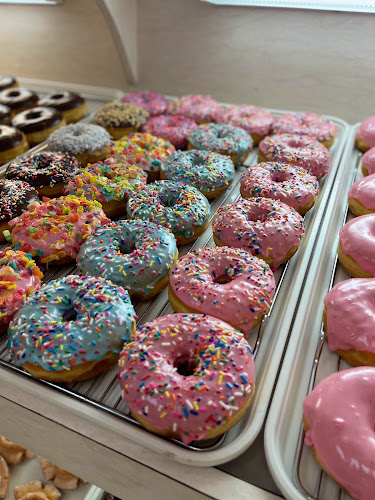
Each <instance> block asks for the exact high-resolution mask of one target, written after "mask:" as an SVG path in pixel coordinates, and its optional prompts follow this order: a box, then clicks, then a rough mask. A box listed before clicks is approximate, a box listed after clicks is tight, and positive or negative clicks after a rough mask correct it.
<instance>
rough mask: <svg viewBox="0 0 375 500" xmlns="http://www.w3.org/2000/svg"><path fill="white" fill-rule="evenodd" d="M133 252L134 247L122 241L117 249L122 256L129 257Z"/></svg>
mask: <svg viewBox="0 0 375 500" xmlns="http://www.w3.org/2000/svg"><path fill="white" fill-rule="evenodd" d="M134 250H135V246H134V245H129V243H127V242H126V241H122V242H121V243H120V245H119V247H118V251H119V252H120V253H121V254H122V255H129V254H131V253H133V252H134Z"/></svg>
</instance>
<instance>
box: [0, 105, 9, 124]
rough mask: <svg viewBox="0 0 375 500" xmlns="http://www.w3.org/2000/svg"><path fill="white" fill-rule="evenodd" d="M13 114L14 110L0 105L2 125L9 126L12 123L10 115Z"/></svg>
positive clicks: (0, 121)
mask: <svg viewBox="0 0 375 500" xmlns="http://www.w3.org/2000/svg"><path fill="white" fill-rule="evenodd" d="M11 114H12V110H11V109H10V108H9V107H8V106H5V105H4V104H0V125H3V124H4V125H7V124H8V123H10V115H11Z"/></svg>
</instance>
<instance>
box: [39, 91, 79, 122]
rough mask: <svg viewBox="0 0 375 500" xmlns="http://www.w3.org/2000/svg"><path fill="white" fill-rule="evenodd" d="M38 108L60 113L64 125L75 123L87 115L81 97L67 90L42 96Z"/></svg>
mask: <svg viewBox="0 0 375 500" xmlns="http://www.w3.org/2000/svg"><path fill="white" fill-rule="evenodd" d="M38 106H47V107H48V108H55V109H57V110H58V111H60V113H62V115H63V117H64V120H65V121H66V123H75V122H78V121H79V120H82V118H83V117H84V116H85V114H86V113H87V104H86V101H85V100H84V98H83V97H81V96H80V95H79V94H76V93H75V92H70V91H69V90H57V91H55V92H51V93H49V94H47V95H45V96H43V97H42V98H41V99H39V101H38Z"/></svg>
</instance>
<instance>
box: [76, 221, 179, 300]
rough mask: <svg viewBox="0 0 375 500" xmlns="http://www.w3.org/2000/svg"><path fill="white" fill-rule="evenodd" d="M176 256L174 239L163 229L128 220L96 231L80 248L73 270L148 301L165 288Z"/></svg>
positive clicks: (149, 223)
mask: <svg viewBox="0 0 375 500" xmlns="http://www.w3.org/2000/svg"><path fill="white" fill-rule="evenodd" d="M177 256H178V251H177V247H176V240H175V237H174V236H173V234H172V233H170V232H169V231H168V230H167V229H165V228H164V227H162V226H158V225H156V224H152V223H151V222H144V221H140V220H128V221H119V222H114V223H112V224H109V225H107V226H103V227H97V228H96V229H95V232H94V233H93V234H92V235H91V236H90V237H89V238H87V240H86V241H85V243H84V244H83V245H82V247H81V249H80V251H79V254H78V257H77V266H78V272H79V274H82V275H89V276H90V275H91V276H102V277H103V278H105V279H110V280H111V281H112V282H113V283H115V284H117V285H121V286H122V287H123V288H124V289H125V290H127V291H128V292H129V294H130V295H135V296H136V297H137V298H139V299H149V298H151V297H154V296H155V295H157V294H158V293H160V292H161V291H162V289H163V288H165V287H166V286H167V284H168V275H169V271H170V269H171V267H172V265H173V263H174V262H175V261H176V259H177Z"/></svg>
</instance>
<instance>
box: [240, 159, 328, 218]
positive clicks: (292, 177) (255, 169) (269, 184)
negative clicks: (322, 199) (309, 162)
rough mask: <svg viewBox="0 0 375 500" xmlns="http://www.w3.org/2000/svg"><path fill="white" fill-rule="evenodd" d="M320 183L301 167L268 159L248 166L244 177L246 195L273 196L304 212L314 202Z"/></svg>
mask: <svg viewBox="0 0 375 500" xmlns="http://www.w3.org/2000/svg"><path fill="white" fill-rule="evenodd" d="M318 193H319V184H318V181H317V179H316V177H314V176H313V175H310V174H308V173H307V172H306V170H305V169H303V168H302V167H297V166H295V165H290V164H289V163H280V162H265V163H258V165H254V166H252V167H248V168H247V169H246V171H245V172H244V174H243V175H242V177H241V196H242V197H243V198H259V197H263V198H271V199H273V200H279V201H282V202H283V203H285V204H286V205H289V206H290V207H293V208H294V209H295V210H297V212H298V213H299V214H301V215H304V214H305V213H306V212H308V211H309V210H310V208H312V207H313V206H314V204H315V200H316V197H317V195H318Z"/></svg>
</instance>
